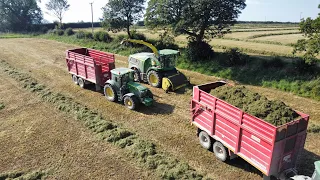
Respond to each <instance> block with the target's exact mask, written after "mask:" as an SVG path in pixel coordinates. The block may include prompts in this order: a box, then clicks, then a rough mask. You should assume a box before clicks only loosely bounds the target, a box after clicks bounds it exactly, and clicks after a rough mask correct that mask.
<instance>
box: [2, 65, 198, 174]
mask: <svg viewBox="0 0 320 180" xmlns="http://www.w3.org/2000/svg"><path fill="white" fill-rule="evenodd" d="M0 68H1V69H2V70H3V71H4V72H5V73H6V74H8V75H9V76H10V77H11V78H13V79H15V80H16V81H18V82H19V83H20V84H21V85H22V87H23V88H25V89H27V90H29V91H30V92H33V93H35V94H37V95H38V96H39V97H40V98H41V99H42V100H43V101H45V102H49V103H51V104H52V105H53V106H55V107H56V108H57V109H58V110H60V111H62V112H65V113H66V114H68V115H70V116H73V117H74V118H75V119H76V120H78V121H81V122H83V123H84V125H85V126H86V127H87V128H88V129H90V130H92V131H93V132H94V133H95V134H96V135H97V137H99V138H101V139H103V140H105V141H107V142H109V143H113V144H114V145H116V146H118V147H119V148H123V149H126V150H128V151H127V152H128V154H129V155H130V156H131V157H132V158H134V159H136V160H137V161H138V162H140V163H141V165H142V166H144V167H147V168H148V169H150V170H154V171H155V172H156V173H157V174H158V175H159V176H160V177H161V178H164V179H202V177H203V176H202V175H200V174H199V173H197V172H196V171H195V170H194V169H192V168H191V167H190V166H189V165H188V164H186V163H184V162H181V161H179V160H177V159H175V158H173V157H172V156H170V155H169V154H167V153H164V152H160V151H158V150H157V146H156V145H155V144H154V143H152V142H148V141H145V140H142V139H141V138H139V137H138V136H137V135H136V134H135V133H133V132H130V131H129V130H127V129H124V128H123V127H120V126H118V125H116V124H114V123H113V122H111V121H109V120H106V119H104V118H103V117H102V116H101V115H100V114H98V113H96V112H95V111H93V110H91V109H89V108H88V107H86V106H84V105H82V104H80V103H78V102H76V101H75V100H73V99H72V98H70V97H67V96H65V95H63V94H61V93H55V92H53V91H51V90H50V89H49V88H47V87H46V86H44V85H42V84H39V83H38V82H37V81H36V80H35V79H33V78H32V77H31V76H30V75H28V74H26V73H23V72H20V71H19V70H17V69H16V68H14V67H12V66H10V64H8V63H7V62H5V61H0ZM150 164H153V165H150Z"/></svg>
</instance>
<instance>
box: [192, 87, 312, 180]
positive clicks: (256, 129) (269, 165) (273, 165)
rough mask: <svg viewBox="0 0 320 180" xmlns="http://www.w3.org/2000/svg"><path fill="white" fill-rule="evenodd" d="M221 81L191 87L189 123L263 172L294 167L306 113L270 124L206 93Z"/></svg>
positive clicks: (278, 173)
mask: <svg viewBox="0 0 320 180" xmlns="http://www.w3.org/2000/svg"><path fill="white" fill-rule="evenodd" d="M223 85H226V83H225V82H214V83H209V84H204V85H199V86H194V87H193V97H192V100H191V112H192V120H191V121H192V123H193V124H194V125H195V126H197V127H198V128H199V129H201V130H203V131H206V132H207V133H208V134H209V135H210V136H211V137H212V138H213V139H215V140H217V141H220V142H221V143H222V144H223V145H224V146H226V147H227V148H228V149H229V150H231V151H233V152H234V154H236V155H238V156H240V157H242V158H243V159H244V160H246V161H247V162H249V163H250V164H252V165H253V166H254V167H256V168H257V169H259V170H260V171H261V172H262V173H264V174H265V175H267V176H270V175H273V176H275V177H279V175H280V173H282V172H284V171H286V170H288V169H292V168H295V166H296V163H297V158H298V156H299V154H300V153H301V151H302V150H303V148H304V144H305V139H306V131H307V125H308V121H309V115H307V114H304V113H301V112H297V113H298V114H299V115H300V116H301V118H300V119H298V120H294V121H292V122H289V123H287V124H285V125H282V126H278V127H276V126H274V125H272V124H270V123H268V122H266V121H263V120H262V119H259V118H257V117H255V116H252V115H250V114H248V113H246V112H243V111H242V110H241V109H239V108H237V107H234V106H233V105H231V104H229V103H227V102H225V101H223V100H221V99H218V98H217V97H215V96H213V95H211V94H210V91H211V90H212V89H214V88H216V87H219V86H223Z"/></svg>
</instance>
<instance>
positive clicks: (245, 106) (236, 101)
mask: <svg viewBox="0 0 320 180" xmlns="http://www.w3.org/2000/svg"><path fill="white" fill-rule="evenodd" d="M211 94H212V95H214V96H216V97H218V98H219V99H221V100H224V101H226V102H228V103H230V104H232V105H234V106H236V107H238V108H240V109H242V110H243V111H245V112H247V113H249V114H251V115H253V116H256V117H258V118H260V119H263V120H265V121H267V122H269V123H271V124H273V125H275V126H280V125H283V124H286V123H288V122H290V121H293V120H295V119H297V118H298V117H299V114H297V113H296V112H295V111H294V110H292V109H291V108H290V107H288V106H287V105H285V104H284V103H283V102H281V101H278V100H275V101H270V100H268V99H267V98H266V97H264V96H261V95H259V94H258V93H254V92H252V91H249V90H248V89H247V88H245V87H244V86H229V85H224V86H220V87H218V88H216V89H213V90H211Z"/></svg>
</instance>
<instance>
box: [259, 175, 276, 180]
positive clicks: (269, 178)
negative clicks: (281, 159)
mask: <svg viewBox="0 0 320 180" xmlns="http://www.w3.org/2000/svg"><path fill="white" fill-rule="evenodd" d="M263 180H278V178H276V177H274V176H266V175H263Z"/></svg>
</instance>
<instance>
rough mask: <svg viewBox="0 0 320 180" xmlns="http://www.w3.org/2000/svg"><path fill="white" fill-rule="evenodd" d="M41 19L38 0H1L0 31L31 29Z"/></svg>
mask: <svg viewBox="0 0 320 180" xmlns="http://www.w3.org/2000/svg"><path fill="white" fill-rule="evenodd" d="M41 20H42V12H41V9H40V8H39V7H38V5H37V1H36V0H15V1H12V0H0V31H8V30H9V31H29V30H31V28H32V25H33V24H40V23H41Z"/></svg>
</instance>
